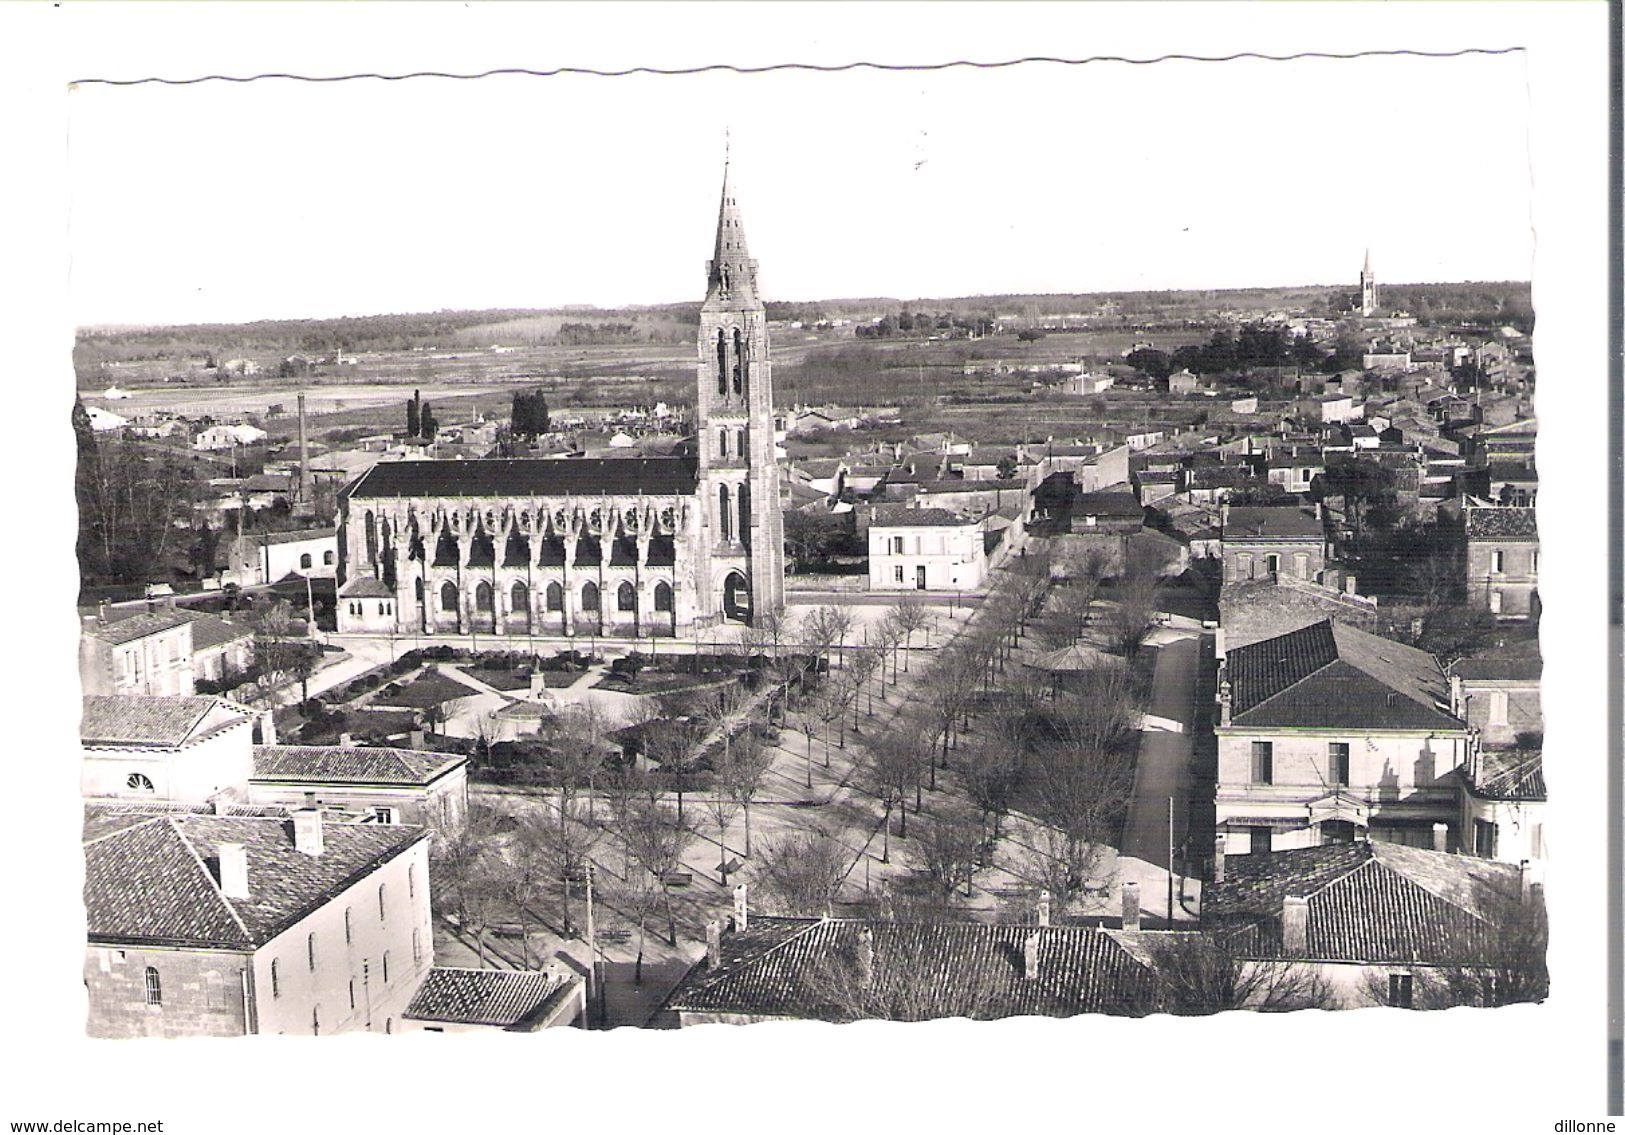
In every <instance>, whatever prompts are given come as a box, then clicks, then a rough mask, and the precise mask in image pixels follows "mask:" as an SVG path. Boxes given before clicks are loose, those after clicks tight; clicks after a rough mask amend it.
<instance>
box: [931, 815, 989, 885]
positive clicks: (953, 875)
mask: <svg viewBox="0 0 1625 1135" xmlns="http://www.w3.org/2000/svg"><path fill="white" fill-rule="evenodd" d="M983 837H984V833H983V830H982V822H981V820H980V818H979V817H977V816H974V815H972V814H971V813H970V812H968V811H966V810H965V809H964V808H962V807H956V806H952V805H950V806H947V807H945V808H944V809H943V810H942V812H941V814H939V815H934V816H932V817H931V818H930V819H929V820H927V822H926V823H925V825H924V830H923V831H922V832H921V835H920V840H919V845H918V848H919V854H920V858H921V859H922V860H923V862H924V865H925V868H926V870H927V871H929V872H930V873H931V878H933V879H935V880H936V883H937V886H938V887H939V888H940V889H941V891H942V898H943V901H944V902H945V903H946V902H947V901H948V899H950V898H951V897H952V895H953V893H954V891H955V890H957V889H958V888H959V887H961V886H963V887H964V888H965V894H966V896H967V897H968V896H969V895H970V894H971V882H972V880H973V879H974V878H975V876H976V869H977V867H979V866H981V863H982V846H983Z"/></svg>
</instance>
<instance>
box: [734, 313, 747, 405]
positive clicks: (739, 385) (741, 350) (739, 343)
mask: <svg viewBox="0 0 1625 1135" xmlns="http://www.w3.org/2000/svg"><path fill="white" fill-rule="evenodd" d="M734 393H735V394H744V393H745V338H744V336H743V335H741V334H740V333H739V328H737V327H735V328H734Z"/></svg>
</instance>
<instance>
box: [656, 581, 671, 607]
mask: <svg viewBox="0 0 1625 1135" xmlns="http://www.w3.org/2000/svg"><path fill="white" fill-rule="evenodd" d="M655 610H656V611H670V610H671V584H669V583H667V582H665V581H664V580H662V581H661V582H659V583H657V584H655Z"/></svg>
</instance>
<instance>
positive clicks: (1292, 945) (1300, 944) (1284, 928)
mask: <svg viewBox="0 0 1625 1135" xmlns="http://www.w3.org/2000/svg"><path fill="white" fill-rule="evenodd" d="M1281 946H1282V948H1283V949H1285V950H1286V951H1287V952H1288V953H1290V954H1294V955H1298V956H1302V955H1303V954H1306V953H1308V951H1309V900H1308V899H1306V898H1300V897H1298V896H1297V895H1287V896H1286V899H1285V901H1284V902H1282V903H1281Z"/></svg>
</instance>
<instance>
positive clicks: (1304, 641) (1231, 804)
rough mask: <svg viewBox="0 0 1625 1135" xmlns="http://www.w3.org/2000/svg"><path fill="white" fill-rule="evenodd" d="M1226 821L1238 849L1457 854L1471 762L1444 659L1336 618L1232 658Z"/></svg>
mask: <svg viewBox="0 0 1625 1135" xmlns="http://www.w3.org/2000/svg"><path fill="white" fill-rule="evenodd" d="M1218 700H1219V724H1218V725H1217V726H1215V728H1214V733H1215V734H1216V735H1217V738H1218V748H1219V767H1218V790H1217V795H1216V803H1217V817H1216V818H1217V829H1218V832H1219V834H1220V836H1221V837H1222V838H1223V840H1224V844H1225V847H1226V848H1227V849H1228V850H1229V851H1231V852H1237V853H1239V852H1249V851H1252V852H1257V851H1271V850H1279V849H1282V848H1294V847H1312V846H1315V845H1317V844H1321V843H1335V842H1347V841H1349V840H1352V839H1354V838H1355V837H1356V834H1357V833H1358V834H1363V835H1364V836H1365V837H1366V838H1370V839H1377V840H1387V841H1391V842H1396V843H1406V844H1411V845H1413V846H1419V847H1435V846H1437V847H1438V848H1439V850H1446V849H1449V848H1453V847H1454V846H1455V844H1456V842H1457V839H1456V832H1455V827H1456V825H1457V824H1458V823H1459V807H1458V802H1457V791H1456V780H1455V778H1454V776H1453V775H1452V774H1453V772H1454V770H1455V769H1457V768H1459V767H1460V766H1462V765H1463V764H1465V763H1467V762H1468V760H1469V759H1470V757H1471V753H1472V749H1473V741H1472V735H1471V732H1470V730H1469V729H1468V726H1467V723H1466V722H1465V721H1464V720H1462V719H1461V718H1460V717H1459V716H1457V714H1456V713H1455V712H1454V711H1453V709H1452V706H1451V691H1450V685H1449V682H1448V681H1447V680H1446V678H1445V675H1444V672H1443V671H1442V670H1441V669H1440V668H1439V665H1438V662H1437V660H1436V659H1435V658H1434V657H1433V656H1432V655H1431V654H1428V653H1426V652H1425V651H1421V650H1417V649H1415V648H1414V647H1409V646H1404V645H1402V644H1400V643H1397V642H1391V641H1389V640H1388V639H1385V638H1381V637H1379V636H1377V635H1374V634H1369V633H1367V632H1365V631H1361V630H1357V629H1355V628H1353V627H1350V626H1347V625H1344V624H1342V623H1338V622H1334V621H1332V620H1329V619H1328V620H1323V621H1321V622H1318V623H1313V624H1311V625H1309V626H1307V627H1303V628H1301V629H1299V630H1295V631H1292V632H1290V633H1288V634H1284V635H1278V636H1276V637H1274V638H1267V639H1263V640H1260V641H1258V642H1254V643H1250V644H1249V645H1247V646H1243V647H1240V648H1237V649H1233V650H1229V651H1227V652H1226V654H1225V656H1224V657H1223V658H1221V659H1220V660H1219V680H1218Z"/></svg>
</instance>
